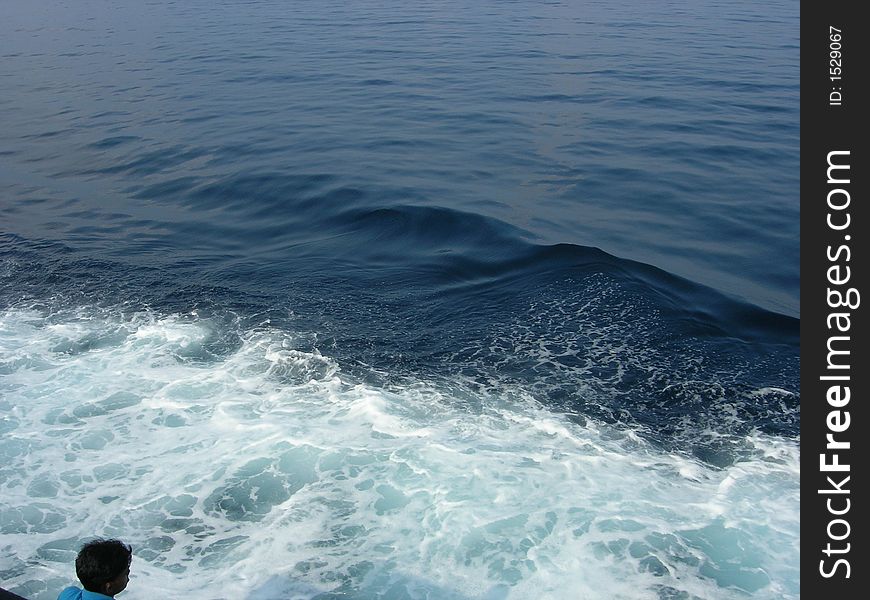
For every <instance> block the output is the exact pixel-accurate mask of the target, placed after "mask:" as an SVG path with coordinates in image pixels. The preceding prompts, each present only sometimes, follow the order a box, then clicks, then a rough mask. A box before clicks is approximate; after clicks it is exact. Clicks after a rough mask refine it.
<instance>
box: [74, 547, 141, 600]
mask: <svg viewBox="0 0 870 600" xmlns="http://www.w3.org/2000/svg"><path fill="white" fill-rule="evenodd" d="M132 560H133V550H132V549H131V548H130V546H128V545H127V544H125V543H124V542H122V541H120V540H104V539H96V540H93V541H91V542H88V543H87V544H85V545H84V546H82V549H81V550H80V551H79V554H78V556H76V575H77V576H78V578H79V581H81V582H82V587H84V588H85V589H86V590H87V591H89V592H97V593H98V594H104V595H106V596H114V595H115V594H117V593H118V592H120V591H122V590H123V589H124V588H125V587H127V582H128V581H130V561H132Z"/></svg>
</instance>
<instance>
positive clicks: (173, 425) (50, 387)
mask: <svg viewBox="0 0 870 600" xmlns="http://www.w3.org/2000/svg"><path fill="white" fill-rule="evenodd" d="M218 329H219V326H218V325H217V324H216V323H214V322H210V321H208V320H204V319H200V318H198V317H196V315H176V316H164V317H160V316H157V315H154V314H151V313H140V314H135V315H132V316H129V315H127V316H112V315H109V314H105V313H102V312H99V311H96V310H91V311H85V310H78V311H76V312H72V313H67V314H63V315H57V314H56V315H48V314H43V313H40V312H36V311H33V310H22V309H14V310H8V311H6V312H5V313H0V372H2V375H3V376H2V378H0V386H2V399H0V433H2V441H0V490H2V496H0V498H2V499H0V532H2V534H3V537H2V542H0V580H2V581H3V582H4V586H5V587H7V588H11V589H13V590H15V591H17V592H18V593H21V594H23V595H25V596H28V597H30V598H33V599H35V600H41V599H48V598H51V599H53V598H55V597H56V595H57V593H58V591H59V590H60V589H62V588H63V587H64V586H66V585H70V584H72V583H74V582H75V581H74V569H73V559H74V556H75V552H76V551H77V549H78V547H79V545H80V544H81V542H82V541H83V540H85V539H86V538H89V537H92V536H94V535H103V536H117V537H121V538H123V539H124V540H126V541H128V542H130V543H132V545H133V547H134V556H135V559H134V564H133V575H132V580H131V583H130V585H129V587H128V590H127V591H125V592H124V595H125V597H127V598H130V599H131V600H135V599H136V598H145V597H153V596H155V595H157V596H165V597H191V598H231V599H241V598H244V599H251V600H266V599H278V598H282V599H287V598H299V599H302V598H314V597H317V596H318V595H322V596H321V597H323V598H325V597H343V598H359V599H362V598H376V597H377V598H394V599H398V598H408V599H417V598H421V599H422V598H429V599H441V598H443V599H457V600H459V599H472V598H483V599H487V600H502V599H506V598H510V599H512V600H520V599H527V598H535V599H540V598H572V599H574V598H578V599H582V598H589V599H594V598H611V599H618V598H631V599H643V598H650V599H657V598H745V597H746V596H747V594H749V595H751V596H752V597H757V598H798V597H799V571H798V569H799V567H798V564H799V556H798V549H797V548H798V540H799V467H798V465H799V454H798V447H797V444H796V443H794V442H793V441H789V440H784V439H777V438H771V437H767V436H762V435H757V436H753V437H751V439H749V440H748V441H749V443H751V444H753V445H754V447H755V448H756V454H755V456H754V457H753V458H752V460H745V461H743V462H739V463H737V464H735V465H733V466H731V467H728V468H726V469H721V470H715V469H711V468H710V467H708V466H705V465H703V464H702V463H699V462H696V461H694V460H691V459H690V458H687V457H685V456H681V455H678V454H666V453H662V452H660V451H657V450H656V449H655V448H652V447H650V446H649V445H648V444H647V443H646V442H644V441H643V439H641V438H639V437H638V436H636V435H633V434H632V432H630V431H619V430H614V429H608V428H605V427H604V426H600V425H596V424H595V423H594V422H591V421H590V422H588V423H587V424H586V425H584V426H580V425H577V424H575V423H571V422H569V421H566V420H564V419H562V418H560V417H559V416H558V415H554V414H552V413H549V412H547V411H545V410H543V409H541V408H540V407H539V406H538V405H536V404H535V403H534V402H532V401H531V400H530V399H529V398H528V397H527V396H526V395H525V394H524V393H523V391H522V390H519V389H504V390H502V392H501V393H499V394H489V395H487V396H486V397H477V398H474V399H473V400H474V401H473V402H469V401H467V400H468V398H461V397H460V395H461V394H462V393H463V392H461V391H457V389H459V388H461V386H457V385H455V382H454V385H451V386H450V389H451V391H450V392H449V393H447V392H445V391H444V390H445V389H447V388H446V387H444V386H439V385H437V384H435V383H432V382H425V381H420V382H418V383H416V384H413V385H408V386H405V387H402V388H395V389H389V390H387V389H374V388H372V387H369V386H366V385H363V384H359V383H354V382H353V381H350V380H349V378H348V377H347V376H345V375H343V374H342V372H341V370H340V368H339V365H337V364H336V363H335V362H334V361H332V360H330V359H329V358H328V357H325V356H322V355H320V354H319V353H317V352H316V351H315V352H312V351H302V350H300V349H299V347H298V344H296V343H295V342H294V337H293V335H292V334H289V333H287V332H282V331H277V330H274V329H269V328H261V329H257V330H252V331H245V332H239V334H238V335H239V343H237V344H235V345H231V347H227V348H225V349H224V350H223V351H220V352H215V351H214V344H213V343H212V342H213V340H214V339H216V337H219V334H222V333H225V332H220V331H218ZM467 393H468V394H472V393H473V392H471V391H468V392H467ZM469 407H474V408H469ZM331 594H333V595H331Z"/></svg>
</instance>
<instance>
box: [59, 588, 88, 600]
mask: <svg viewBox="0 0 870 600" xmlns="http://www.w3.org/2000/svg"><path fill="white" fill-rule="evenodd" d="M81 597H82V589H81V588H77V587H75V586H70V587H68V588H66V589H65V590H64V591H62V592H61V593H60V596H58V597H57V600H81Z"/></svg>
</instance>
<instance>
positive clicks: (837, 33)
mask: <svg viewBox="0 0 870 600" xmlns="http://www.w3.org/2000/svg"><path fill="white" fill-rule="evenodd" d="M859 6H860V3H859V2H837V1H833V0H832V1H825V2H823V1H820V0H814V1H812V2H809V1H805V2H803V3H802V5H801V167H800V168H801V595H802V596H803V597H805V598H832V599H833V598H837V599H844V600H846V599H851V598H866V597H867V594H868V593H870V591H868V590H870V587H868V585H870V564H868V563H867V562H866V558H867V555H868V553H867V551H866V548H867V545H868V544H870V534H868V532H867V528H866V521H867V519H866V514H867V512H868V511H870V506H868V500H867V499H868V496H870V494H868V492H867V490H868V488H870V478H868V476H867V468H866V463H867V459H866V457H867V454H868V452H870V444H868V443H867V440H868V439H870V423H868V411H867V409H866V407H865V406H866V403H867V402H868V401H870V397H868V386H867V381H868V379H870V353H868V351H867V348H868V343H867V339H868V331H867V320H868V319H867V317H866V313H867V311H868V310H870V306H863V305H862V302H863V303H870V289H867V288H866V285H865V283H866V274H867V271H868V268H870V261H868V257H867V252H866V250H867V242H866V238H867V237H868V236H870V220H868V219H870V217H868V211H867V204H868V203H870V197H868V195H867V180H868V179H870V162H868V160H867V125H866V122H867V120H868V114H867V113H868V112H870V104H868V96H867V93H866V88H867V86H866V83H865V81H866V79H867V78H868V76H870V56H868V47H867V38H868V36H870V21H867V20H866V19H862V18H861V16H860V15H859V10H858V8H859ZM862 292H866V293H867V294H868V295H867V296H866V297H862Z"/></svg>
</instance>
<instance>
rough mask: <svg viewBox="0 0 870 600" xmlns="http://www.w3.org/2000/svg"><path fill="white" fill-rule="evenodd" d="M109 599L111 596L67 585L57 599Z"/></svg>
mask: <svg viewBox="0 0 870 600" xmlns="http://www.w3.org/2000/svg"><path fill="white" fill-rule="evenodd" d="M106 599H108V600H111V599H112V597H111V596H105V595H103V594H98V593H97V592H89V591H88V590H83V589H81V588H77V587H68V588H66V589H65V590H64V591H62V592H61V593H60V596H58V597H57V600H106Z"/></svg>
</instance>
